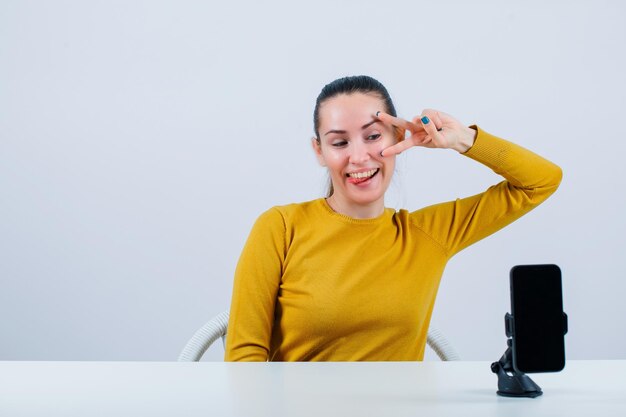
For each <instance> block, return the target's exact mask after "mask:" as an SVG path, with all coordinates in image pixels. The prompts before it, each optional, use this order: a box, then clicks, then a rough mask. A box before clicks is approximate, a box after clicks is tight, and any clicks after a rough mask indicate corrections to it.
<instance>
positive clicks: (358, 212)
mask: <svg viewBox="0 0 626 417" xmlns="http://www.w3.org/2000/svg"><path fill="white" fill-rule="evenodd" d="M326 201H327V202H328V205H329V206H330V208H332V209H333V211H335V212H336V213H339V214H343V215H345V216H348V217H352V218H353V219H373V218H375V217H378V216H380V215H381V214H383V212H384V211H385V200H384V199H382V198H381V199H378V200H376V201H372V202H371V203H366V204H357V203H352V202H347V201H344V200H343V199H342V198H340V197H338V196H337V194H333V195H331V196H330V197H328V198H327V199H326Z"/></svg>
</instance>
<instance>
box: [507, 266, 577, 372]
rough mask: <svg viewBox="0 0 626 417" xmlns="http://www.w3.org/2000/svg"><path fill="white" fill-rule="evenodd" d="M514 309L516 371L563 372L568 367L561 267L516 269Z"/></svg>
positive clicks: (512, 275)
mask: <svg viewBox="0 0 626 417" xmlns="http://www.w3.org/2000/svg"><path fill="white" fill-rule="evenodd" d="M511 310H512V311H511V313H512V315H513V345H512V348H513V366H514V368H515V369H516V370H517V371H519V372H524V373H531V372H557V371H560V370H562V369H563V368H564V367H565V341H564V331H565V327H564V326H565V319H564V315H563V296H562V287H561V270H560V269H559V267H558V266H556V265H518V266H515V267H513V269H511Z"/></svg>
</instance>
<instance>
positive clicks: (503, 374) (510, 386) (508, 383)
mask: <svg viewBox="0 0 626 417" xmlns="http://www.w3.org/2000/svg"><path fill="white" fill-rule="evenodd" d="M491 372H493V373H494V374H496V375H498V391H497V394H498V395H501V396H503V397H529V398H535V397H538V396H540V395H541V394H543V391H541V388H540V387H539V385H537V384H535V382H534V381H533V380H532V379H530V378H529V377H528V375H526V374H525V373H522V372H517V371H516V370H515V369H513V359H512V353H511V347H509V348H508V349H507V350H506V352H504V355H502V357H501V358H500V360H499V361H498V362H494V363H492V364H491Z"/></svg>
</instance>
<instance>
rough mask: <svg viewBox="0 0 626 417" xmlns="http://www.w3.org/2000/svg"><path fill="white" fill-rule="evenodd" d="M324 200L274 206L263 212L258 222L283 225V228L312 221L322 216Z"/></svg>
mask: <svg viewBox="0 0 626 417" xmlns="http://www.w3.org/2000/svg"><path fill="white" fill-rule="evenodd" d="M323 202H324V201H323V199H316V200H311V201H306V202H302V203H291V204H286V205H281V206H274V207H271V208H270V209H268V210H266V211H265V212H263V213H262V214H261V215H260V216H259V218H258V219H257V222H264V223H268V222H269V223H274V224H277V223H282V224H283V226H285V227H288V225H290V224H293V223H298V222H300V221H303V220H311V219H312V218H316V217H319V216H320V212H322V211H323Z"/></svg>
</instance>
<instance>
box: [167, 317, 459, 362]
mask: <svg viewBox="0 0 626 417" xmlns="http://www.w3.org/2000/svg"><path fill="white" fill-rule="evenodd" d="M227 328H228V311H224V312H223V313H220V314H218V315H217V316H215V317H213V318H212V319H211V320H209V321H208V322H207V323H206V324H205V325H204V326H202V327H201V328H200V329H199V330H198V331H197V332H196V333H195V334H194V335H193V337H192V338H191V339H189V342H187V345H186V346H185V348H184V349H183V351H182V352H181V353H180V355H179V356H178V362H198V361H199V360H200V358H202V355H204V352H206V351H207V349H208V348H209V347H210V346H211V345H212V344H213V342H215V341H216V340H217V339H219V338H220V337H221V338H222V344H225V336H226V329H227ZM427 343H428V346H430V348H431V349H432V350H434V351H435V353H436V354H437V356H439V359H441V360H442V361H458V360H460V358H459V355H458V354H457V353H456V351H455V350H454V348H453V347H452V345H450V343H449V342H448V340H447V339H446V338H445V336H444V335H443V334H442V333H441V332H440V331H439V330H437V329H435V328H433V327H432V326H431V327H430V328H429V329H428V339H427Z"/></svg>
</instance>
